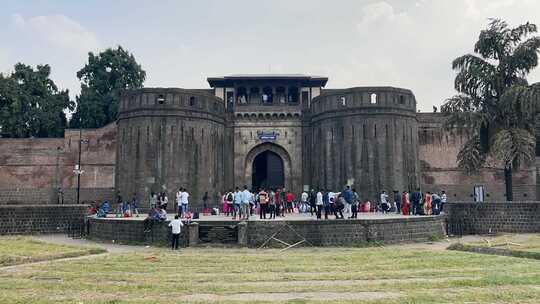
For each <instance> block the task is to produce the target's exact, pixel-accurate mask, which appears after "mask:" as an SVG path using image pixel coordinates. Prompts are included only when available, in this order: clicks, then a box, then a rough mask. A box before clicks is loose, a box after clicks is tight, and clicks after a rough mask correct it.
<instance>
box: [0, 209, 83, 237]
mask: <svg viewBox="0 0 540 304" xmlns="http://www.w3.org/2000/svg"><path fill="white" fill-rule="evenodd" d="M86 208H87V206H86V205H15V206H0V235H3V234H32V233H58V232H65V231H66V229H67V228H68V227H69V225H70V223H72V222H74V221H82V220H83V218H84V215H85V214H86Z"/></svg>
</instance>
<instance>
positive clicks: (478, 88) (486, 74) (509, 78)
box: [441, 19, 540, 201]
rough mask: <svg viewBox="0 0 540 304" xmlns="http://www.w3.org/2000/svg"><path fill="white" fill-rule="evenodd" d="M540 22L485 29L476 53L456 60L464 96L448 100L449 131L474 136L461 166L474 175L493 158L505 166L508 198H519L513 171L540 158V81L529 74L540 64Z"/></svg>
mask: <svg viewBox="0 0 540 304" xmlns="http://www.w3.org/2000/svg"><path fill="white" fill-rule="evenodd" d="M536 32H537V27H536V25H534V24H530V23H526V24H523V25H520V26H518V27H515V28H510V27H509V26H508V24H507V23H506V22H504V21H501V20H499V19H493V20H491V22H490V24H489V26H488V27H487V29H485V30H482V31H481V32H480V36H479V38H478V41H477V42H476V44H475V46H474V52H475V54H467V55H464V56H461V57H459V58H457V59H455V60H454V62H453V63H452V68H453V69H454V70H456V71H457V76H456V79H455V89H456V90H457V91H458V95H456V96H454V97H452V98H450V99H448V100H447V101H446V102H445V104H444V105H443V106H442V108H441V110H442V112H446V113H448V114H449V116H448V120H446V122H445V127H446V128H447V129H456V128H457V130H458V131H460V132H461V133H463V132H464V133H465V134H467V135H468V136H469V137H468V138H469V139H468V141H467V142H466V143H465V145H464V146H463V148H462V149H461V151H460V152H459V154H458V159H457V160H458V165H459V166H460V167H461V168H463V169H465V170H466V171H467V172H469V173H473V172H476V171H477V170H479V169H480V168H481V167H482V166H484V165H485V163H486V160H487V159H488V156H491V157H492V158H493V160H495V161H500V162H501V164H502V165H503V166H504V177H505V187H506V199H507V200H509V201H512V200H513V192H512V170H513V169H515V168H519V166H520V165H522V164H524V163H527V162H529V161H531V160H532V159H533V158H534V156H535V135H536V132H535V127H536V125H537V121H538V114H539V109H540V107H539V103H540V85H539V84H534V85H529V84H528V83H527V80H526V76H527V74H528V73H529V72H530V71H531V70H532V69H533V68H534V67H536V66H537V65H538V53H539V50H540V37H537V36H532V34H533V33H536Z"/></svg>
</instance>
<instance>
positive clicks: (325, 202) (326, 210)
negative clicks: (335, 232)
mask: <svg viewBox="0 0 540 304" xmlns="http://www.w3.org/2000/svg"><path fill="white" fill-rule="evenodd" d="M322 201H323V206H324V219H325V220H327V219H328V214H330V213H331V212H332V210H331V206H330V196H329V195H328V191H327V190H324V191H323V197H322Z"/></svg>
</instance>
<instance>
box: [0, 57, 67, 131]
mask: <svg viewBox="0 0 540 304" xmlns="http://www.w3.org/2000/svg"><path fill="white" fill-rule="evenodd" d="M50 73H51V68H50V67H49V66H48V65H38V66H37V67H36V70H34V69H33V68H32V67H31V66H27V65H24V64H22V63H18V64H16V65H15V69H14V72H13V73H12V74H11V75H9V76H7V77H6V76H4V75H1V74H0V127H1V129H2V136H6V137H19V138H20V137H62V136H63V135H64V129H65V128H66V126H67V119H66V115H65V113H64V112H65V111H67V110H73V109H74V103H73V102H72V101H70V100H69V94H68V91H67V90H64V91H60V90H58V87H57V86H56V85H55V84H54V82H53V81H52V80H51V79H50V78H49V75H50Z"/></svg>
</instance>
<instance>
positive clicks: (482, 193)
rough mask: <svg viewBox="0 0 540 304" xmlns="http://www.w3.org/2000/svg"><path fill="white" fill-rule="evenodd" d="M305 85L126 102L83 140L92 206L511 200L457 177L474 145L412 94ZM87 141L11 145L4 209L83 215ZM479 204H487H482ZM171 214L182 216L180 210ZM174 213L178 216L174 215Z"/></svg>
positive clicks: (231, 80)
mask: <svg viewBox="0 0 540 304" xmlns="http://www.w3.org/2000/svg"><path fill="white" fill-rule="evenodd" d="M327 81H328V78H326V77H319V76H308V75H300V74H298V75H297V74H289V75H274V74H270V75H230V76H224V77H211V78H208V84H209V88H208V89H180V88H143V89H137V90H130V91H125V92H124V94H123V96H122V99H121V102H120V105H119V107H120V108H119V112H120V114H119V119H118V120H117V122H115V123H112V124H110V125H107V126H105V127H103V128H100V129H91V130H89V129H83V130H82V139H83V143H82V145H81V164H82V169H83V170H84V173H83V174H82V175H81V180H80V183H81V192H80V195H81V201H82V202H88V201H102V200H104V199H109V200H113V198H114V196H115V193H117V192H119V193H120V194H122V195H123V196H125V197H126V198H128V197H131V196H132V195H133V193H137V194H138V196H139V197H140V199H141V200H142V201H143V202H146V201H147V197H148V196H149V194H150V192H161V191H166V192H167V193H168V195H169V197H174V193H175V192H176V191H177V190H178V188H179V187H185V188H187V189H188V191H189V192H190V193H191V201H190V203H192V204H193V206H195V207H200V204H201V203H200V202H201V199H202V196H203V195H204V193H205V192H208V194H209V196H210V197H211V198H212V200H211V201H212V203H214V204H217V202H218V201H219V199H218V198H219V197H221V195H222V194H223V193H224V191H226V190H228V189H233V188H234V187H236V186H238V187H243V186H244V185H247V186H248V187H250V188H257V187H285V188H286V189H290V190H292V191H293V193H295V195H298V194H299V193H301V192H302V191H303V190H305V189H311V188H324V189H332V190H340V189H342V188H343V187H344V185H352V186H353V187H354V188H356V189H357V190H358V192H359V193H360V195H361V197H362V199H364V200H365V199H370V200H375V199H376V197H377V193H379V191H381V190H386V191H387V192H388V191H392V190H400V191H402V190H408V189H415V188H416V187H421V188H422V190H423V191H440V190H445V191H446V192H447V194H448V196H449V199H450V200H455V201H472V200H474V199H485V200H490V201H496V200H500V201H503V200H505V197H504V195H505V194H504V174H503V170H502V168H501V167H500V166H498V165H497V164H496V162H492V163H493V165H492V166H488V167H486V168H483V169H482V170H481V172H480V173H479V174H475V175H467V174H465V173H464V172H463V171H461V170H460V169H458V168H457V163H456V156H457V153H458V152H459V150H460V148H461V146H462V144H463V143H464V142H465V141H466V138H465V137H464V136H462V135H459V134H457V133H456V132H450V131H448V132H447V131H444V130H442V129H441V124H442V122H443V119H444V116H443V114H440V113H419V112H417V101H416V99H415V96H414V94H413V92H412V91H411V90H409V89H403V88H394V87H384V86H382V87H353V88H346V89H326V88H325V86H326V84H327ZM78 153H79V130H66V132H65V136H64V138H53V139H0V203H3V204H42V203H57V202H65V203H74V202H75V201H76V187H77V176H76V174H75V173H74V166H75V165H76V164H77V161H78ZM536 176H537V166H536V164H531V165H530V166H526V167H524V168H522V169H521V170H520V171H517V172H515V174H514V183H513V186H514V196H515V199H516V200H522V201H526V200H536V199H537V196H538V195H537V188H538V187H537V179H536ZM475 194H476V195H475ZM171 205H172V204H171ZM171 208H172V207H171Z"/></svg>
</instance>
